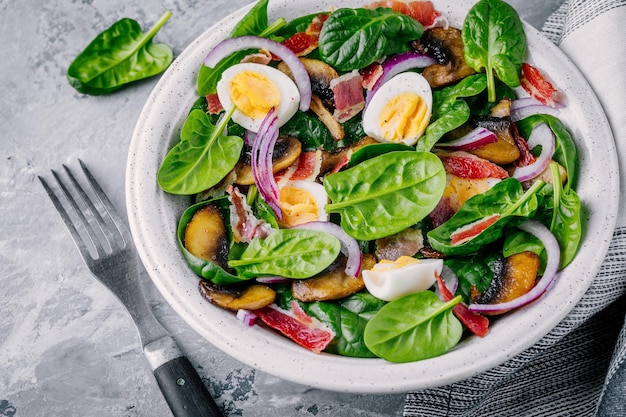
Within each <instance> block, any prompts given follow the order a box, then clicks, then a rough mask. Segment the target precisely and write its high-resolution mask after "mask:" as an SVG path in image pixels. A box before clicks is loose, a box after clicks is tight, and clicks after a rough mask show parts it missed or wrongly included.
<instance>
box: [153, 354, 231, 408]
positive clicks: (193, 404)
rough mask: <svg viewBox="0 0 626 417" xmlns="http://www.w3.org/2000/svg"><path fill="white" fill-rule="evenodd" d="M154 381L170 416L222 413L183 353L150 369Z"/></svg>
mask: <svg viewBox="0 0 626 417" xmlns="http://www.w3.org/2000/svg"><path fill="white" fill-rule="evenodd" d="M154 376H155V377H156V380H157V383H158V384H159V387H160V388H161V392H162V393H163V396H164V397H165V401H167V404H168V405H169V406H170V409H171V410H172V413H173V414H174V417H222V416H223V414H222V412H221V411H220V409H219V407H218V406H217V404H216V403H215V400H213V398H212V397H211V394H209V391H208V390H207V389H206V387H205V385H204V383H203V382H202V379H200V376H198V373H197V372H196V370H195V369H194V367H193V366H192V365H191V362H189V360H188V359H187V358H186V357H185V356H180V357H178V358H175V359H172V360H170V361H169V362H166V363H164V364H163V365H161V366H159V367H158V368H157V369H156V370H155V371H154Z"/></svg>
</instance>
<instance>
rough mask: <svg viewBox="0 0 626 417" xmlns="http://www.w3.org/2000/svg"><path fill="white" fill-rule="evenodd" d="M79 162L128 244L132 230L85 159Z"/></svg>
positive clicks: (125, 242)
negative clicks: (88, 167)
mask: <svg viewBox="0 0 626 417" xmlns="http://www.w3.org/2000/svg"><path fill="white" fill-rule="evenodd" d="M78 163H79V164H80V167H81V168H82V169H83V172H84V173H85V177H87V180H88V181H89V183H90V184H91V187H92V188H93V191H94V193H95V194H96V196H97V197H98V199H99V200H100V202H101V203H102V205H103V206H104V208H105V210H106V212H107V214H108V215H109V217H110V218H111V220H113V223H114V224H115V227H117V230H118V231H119V233H120V234H121V235H122V238H123V239H124V244H125V245H128V244H129V243H130V242H131V237H130V231H129V230H128V228H127V227H126V223H125V221H124V220H123V219H122V218H121V217H120V215H119V214H118V213H117V211H116V210H115V207H113V204H111V201H110V200H109V198H108V197H107V195H106V193H105V192H104V191H103V190H102V187H100V184H98V181H96V179H95V178H94V176H93V175H92V174H91V172H90V171H89V169H87V166H86V165H85V164H84V163H83V161H81V160H80V159H79V160H78Z"/></svg>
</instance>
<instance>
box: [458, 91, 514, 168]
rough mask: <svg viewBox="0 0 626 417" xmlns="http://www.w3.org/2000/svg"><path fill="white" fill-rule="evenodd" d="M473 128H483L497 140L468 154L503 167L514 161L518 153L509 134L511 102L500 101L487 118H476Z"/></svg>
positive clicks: (511, 135) (511, 134)
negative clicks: (489, 131) (492, 133)
mask: <svg viewBox="0 0 626 417" xmlns="http://www.w3.org/2000/svg"><path fill="white" fill-rule="evenodd" d="M473 124H474V126H477V127H485V128H487V129H489V130H491V131H492V132H494V133H495V134H496V137H497V138H498V140H497V141H496V142H494V143H490V144H488V145H485V146H481V147H480V148H478V149H474V150H471V151H470V152H471V153H473V154H474V155H476V156H479V157H481V158H484V159H487V160H489V161H491V162H493V163H496V164H500V165H505V164H510V163H512V162H514V161H516V160H517V159H518V158H519V157H520V151H519V148H518V147H517V144H516V143H515V138H514V137H513V133H512V132H511V101H510V100H502V101H500V102H499V103H498V104H496V105H495V106H494V107H493V108H492V109H491V111H490V113H489V116H486V117H477V118H475V119H474V120H473Z"/></svg>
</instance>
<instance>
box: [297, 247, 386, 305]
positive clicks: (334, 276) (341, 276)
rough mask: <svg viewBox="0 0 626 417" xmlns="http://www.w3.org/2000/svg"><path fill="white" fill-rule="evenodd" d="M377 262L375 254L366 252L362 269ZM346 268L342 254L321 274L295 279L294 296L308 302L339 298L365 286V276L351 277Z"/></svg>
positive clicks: (370, 266)
mask: <svg viewBox="0 0 626 417" xmlns="http://www.w3.org/2000/svg"><path fill="white" fill-rule="evenodd" d="M375 263H376V260H375V259H374V256H373V255H371V254H365V255H363V260H362V268H361V269H371V268H373V267H374V264H375ZM345 268H346V258H345V257H344V256H340V257H339V258H338V260H337V262H334V263H333V264H332V265H331V266H329V267H328V268H327V269H326V270H325V271H324V272H322V273H321V274H319V275H317V276H315V277H313V278H308V279H303V280H297V281H294V282H293V284H292V285H291V291H292V293H293V296H294V298H296V299H298V300H300V301H304V302H307V303H308V302H312V301H328V300H338V299H340V298H344V297H347V296H349V295H352V294H354V293H355V292H357V291H361V290H362V289H363V288H365V284H364V283H363V278H362V277H361V276H360V275H359V276H358V277H349V276H348V275H346V273H345Z"/></svg>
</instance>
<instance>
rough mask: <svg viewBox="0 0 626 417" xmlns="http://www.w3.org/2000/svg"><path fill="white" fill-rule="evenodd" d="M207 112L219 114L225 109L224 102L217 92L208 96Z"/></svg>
mask: <svg viewBox="0 0 626 417" xmlns="http://www.w3.org/2000/svg"><path fill="white" fill-rule="evenodd" d="M206 102H207V112H208V113H209V114H218V113H221V112H223V111H224V107H223V106H222V102H221V101H220V99H219V97H218V96H217V93H211V94H209V95H207V96H206Z"/></svg>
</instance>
